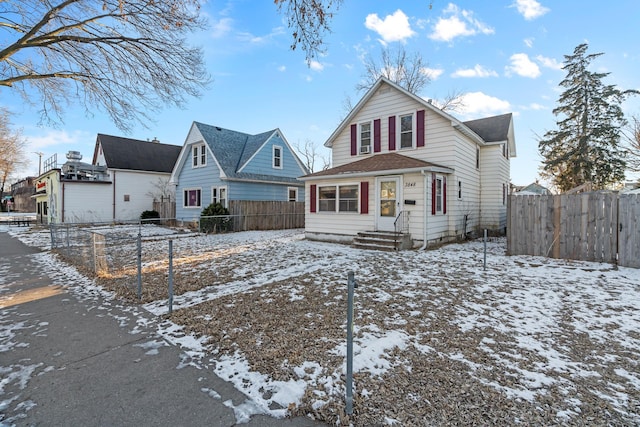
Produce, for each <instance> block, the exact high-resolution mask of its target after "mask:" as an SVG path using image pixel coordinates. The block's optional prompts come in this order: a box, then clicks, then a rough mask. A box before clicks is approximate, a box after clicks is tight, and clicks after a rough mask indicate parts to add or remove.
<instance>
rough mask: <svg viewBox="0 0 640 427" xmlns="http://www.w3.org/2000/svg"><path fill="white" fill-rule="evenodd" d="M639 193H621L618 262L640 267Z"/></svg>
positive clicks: (622, 264) (627, 265)
mask: <svg viewBox="0 0 640 427" xmlns="http://www.w3.org/2000/svg"><path fill="white" fill-rule="evenodd" d="M639 218H640V194H622V195H620V202H619V208H618V222H619V224H618V245H619V246H618V264H619V265H621V266H623V267H633V268H640V219H639Z"/></svg>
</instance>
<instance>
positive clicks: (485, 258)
mask: <svg viewBox="0 0 640 427" xmlns="http://www.w3.org/2000/svg"><path fill="white" fill-rule="evenodd" d="M484 269H485V270H486V269H487V229H486V228H485V229H484Z"/></svg>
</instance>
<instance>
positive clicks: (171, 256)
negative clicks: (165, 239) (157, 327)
mask: <svg viewBox="0 0 640 427" xmlns="http://www.w3.org/2000/svg"><path fill="white" fill-rule="evenodd" d="M172 312H173V240H169V314H171V313H172Z"/></svg>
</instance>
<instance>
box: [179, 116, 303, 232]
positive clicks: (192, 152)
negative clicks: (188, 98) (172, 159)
mask: <svg viewBox="0 0 640 427" xmlns="http://www.w3.org/2000/svg"><path fill="white" fill-rule="evenodd" d="M308 173H309V171H308V170H307V168H306V167H305V166H304V164H303V163H302V162H301V161H300V159H299V158H298V156H297V155H296V154H295V153H294V151H293V150H292V149H291V146H290V145H289V143H288V142H287V140H286V139H285V137H284V135H282V132H281V131H280V130H279V129H274V130H271V131H268V132H264V133H260V134H257V135H249V134H246V133H243V132H237V131H233V130H229V129H223V128H220V127H217V126H211V125H207V124H204V123H199V122H193V124H192V125H191V129H190V130H189V134H188V135H187V139H186V141H185V143H184V146H183V147H182V150H181V151H180V155H179V156H178V160H177V162H176V164H175V166H174V168H173V172H172V174H171V183H172V184H173V185H175V186H176V218H179V219H184V220H191V219H196V218H198V217H199V216H200V214H201V212H202V209H204V208H205V207H207V206H209V205H210V204H211V203H221V204H222V205H223V206H225V207H228V204H229V201H231V200H260V201H274V200H282V201H291V202H304V183H303V182H302V181H299V180H298V179H297V178H298V177H300V176H303V175H306V174H308Z"/></svg>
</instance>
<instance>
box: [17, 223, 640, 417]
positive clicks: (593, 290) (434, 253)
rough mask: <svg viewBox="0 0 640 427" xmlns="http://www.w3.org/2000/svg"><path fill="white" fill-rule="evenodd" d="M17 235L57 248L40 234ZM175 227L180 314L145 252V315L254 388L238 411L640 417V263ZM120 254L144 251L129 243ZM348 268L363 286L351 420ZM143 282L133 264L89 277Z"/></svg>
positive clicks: (150, 232)
mask: <svg viewBox="0 0 640 427" xmlns="http://www.w3.org/2000/svg"><path fill="white" fill-rule="evenodd" d="M134 228H135V230H134V229H133V228H131V229H130V228H126V227H124V228H122V229H119V233H129V234H130V235H131V236H135V235H137V233H138V228H137V227H134ZM143 229H145V236H146V239H145V242H144V246H145V249H144V250H145V253H147V254H161V253H166V247H167V242H166V239H167V236H170V234H167V232H166V231H162V234H164V236H160V234H161V233H159V232H158V231H159V230H165V229H161V228H159V227H155V226H145V227H143ZM9 231H10V232H11V233H12V234H13V235H15V236H17V237H19V238H20V239H21V240H22V241H24V242H25V243H27V244H30V245H34V246H39V247H43V248H47V247H48V245H49V241H48V238H49V236H48V233H46V232H26V230H25V229H18V228H17V227H11V228H10V229H9ZM153 236H157V237H153ZM174 238H175V240H174V243H173V245H174V251H175V254H174V271H175V272H176V280H175V282H176V283H175V285H176V296H175V298H174V301H173V314H172V315H171V316H168V315H167V314H166V313H167V311H168V305H167V298H166V286H167V283H166V267H167V264H166V261H162V260H160V258H158V257H153V259H152V258H151V257H149V258H148V259H146V261H144V269H145V275H144V284H143V287H144V289H145V295H146V298H145V303H144V305H143V307H144V308H145V309H146V311H147V314H146V315H145V316H148V315H150V314H152V315H157V316H164V320H163V321H162V322H161V323H160V327H159V329H158V333H159V334H160V335H161V336H163V337H164V338H165V339H167V340H168V341H170V342H173V343H175V344H178V345H180V346H182V348H183V350H184V353H185V359H184V363H189V364H195V365H197V366H199V367H202V368H204V369H209V370H212V371H214V372H216V373H217V374H218V375H219V376H220V377H222V378H224V379H227V380H229V381H230V382H232V383H233V384H235V385H236V387H237V388H238V389H239V390H241V391H243V392H244V393H245V394H246V395H247V396H248V397H249V399H248V400H247V402H246V403H245V404H243V405H241V406H239V407H234V410H235V412H236V417H237V419H238V421H239V422H242V421H243V420H246V419H248V417H250V416H251V415H252V414H256V413H267V414H271V415H274V416H279V417H282V416H285V415H286V414H287V413H293V414H311V415H312V416H314V417H316V418H319V419H323V420H326V421H327V422H330V423H344V422H351V423H353V424H354V425H371V424H389V425H392V424H398V425H424V424H425V423H426V424H431V423H436V424H442V423H463V424H485V425H486V424H496V423H497V424H503V425H513V424H525V425H528V424H568V425H584V424H596V425H608V424H609V425H624V424H628V425H637V424H640V366H639V362H638V361H639V360H640V333H639V332H638V331H640V310H639V308H640V270H635V269H626V268H617V267H615V266H612V265H609V264H598V263H586V262H576V261H564V260H553V259H547V258H540V257H527V256H517V257H507V256H505V241H504V240H503V239H497V240H494V241H491V242H489V243H488V245H487V247H488V254H487V269H486V270H485V269H483V243H482V242H480V241H474V242H468V243H463V244H452V245H447V246H444V247H442V248H439V249H435V250H430V251H404V252H389V253H386V252H374V251H363V250H356V249H353V248H351V247H348V246H343V245H335V244H327V243H320V242H311V241H307V240H305V239H304V235H303V234H302V232H301V231H300V230H284V231H273V232H244V233H235V234H225V235H209V236H205V235H184V234H183V235H175V236H174ZM114 250H115V249H114ZM117 250H118V251H120V252H121V253H120V254H118V256H117V258H118V259H120V258H122V259H131V257H132V256H135V252H134V251H135V244H133V245H132V244H131V243H129V244H127V245H123V246H118V249H117ZM48 256H50V257H52V259H53V257H54V255H48ZM51 268H52V269H53V268H56V267H55V266H54V263H52V264H51ZM349 271H353V272H354V273H355V277H356V280H357V282H358V285H359V287H358V289H357V290H356V297H355V324H356V326H355V334H354V336H355V346H354V348H355V360H354V372H355V403H354V410H355V416H354V417H353V418H351V419H350V420H347V419H346V418H345V416H344V403H343V400H344V399H343V396H344V391H345V385H344V384H345V382H344V373H345V364H344V357H345V354H346V343H345V337H346V331H345V327H346V290H347V287H346V279H347V273H348V272H349ZM109 280H111V281H112V282H109ZM135 281H136V276H135V275H134V274H132V273H131V272H125V271H123V272H122V274H121V275H120V276H119V277H117V278H109V279H105V278H102V279H99V280H97V281H95V283H100V284H102V285H104V286H106V287H110V288H111V289H116V290H117V288H118V287H122V286H125V287H127V288H128V289H133V287H134V286H135ZM77 286H82V287H86V286H87V284H86V281H80V283H78V284H77ZM208 392H209V393H215V391H214V390H210V391H208ZM228 405H230V406H233V405H232V404H231V402H228Z"/></svg>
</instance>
